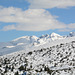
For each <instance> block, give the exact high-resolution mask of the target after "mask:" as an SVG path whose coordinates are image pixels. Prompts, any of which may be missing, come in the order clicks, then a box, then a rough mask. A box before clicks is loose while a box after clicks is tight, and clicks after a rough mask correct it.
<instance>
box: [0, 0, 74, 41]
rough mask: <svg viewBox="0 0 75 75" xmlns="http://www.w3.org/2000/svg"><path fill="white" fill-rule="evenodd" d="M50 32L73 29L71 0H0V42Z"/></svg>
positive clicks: (64, 32) (65, 33)
mask: <svg viewBox="0 0 75 75" xmlns="http://www.w3.org/2000/svg"><path fill="white" fill-rule="evenodd" d="M52 32H55V33H58V34H60V35H68V34H69V32H75V2H74V0H67V1H65V0H61V1H60V0H54V1H53V0H0V42H7V41H10V40H13V39H15V38H18V37H21V36H26V35H28V36H32V35H36V36H41V35H42V34H50V33H52Z"/></svg>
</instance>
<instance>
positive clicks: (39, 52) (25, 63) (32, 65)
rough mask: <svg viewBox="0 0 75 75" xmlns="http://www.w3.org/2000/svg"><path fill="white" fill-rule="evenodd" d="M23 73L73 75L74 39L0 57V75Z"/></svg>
mask: <svg viewBox="0 0 75 75" xmlns="http://www.w3.org/2000/svg"><path fill="white" fill-rule="evenodd" d="M43 38H45V37H43ZM48 38H49V36H48ZM41 39H42V37H41ZM21 43H22V42H21ZM21 45H23V44H21ZM10 47H12V46H10ZM10 47H9V49H10ZM12 48H14V47H12ZM24 72H26V74H27V75H75V37H67V38H65V39H61V40H55V41H52V42H47V43H45V44H43V45H40V46H34V47H32V48H31V49H27V50H23V51H18V52H15V53H11V54H8V55H4V56H0V73H1V75H22V74H23V73H24Z"/></svg>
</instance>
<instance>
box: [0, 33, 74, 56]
mask: <svg viewBox="0 0 75 75" xmlns="http://www.w3.org/2000/svg"><path fill="white" fill-rule="evenodd" d="M71 37H74V32H71V33H70V35H69V37H66V36H65V37H63V36H60V35H59V34H56V33H52V34H50V35H48V34H46V35H42V36H40V37H36V36H23V37H19V38H17V39H14V40H13V41H10V42H7V43H4V42H3V43H0V55H4V54H9V53H12V52H16V51H20V50H28V49H33V48H40V46H41V47H43V46H44V47H46V46H47V44H50V43H53V42H55V43H58V42H56V41H58V40H60V41H62V40H63V39H68V38H71ZM38 46H39V47H38Z"/></svg>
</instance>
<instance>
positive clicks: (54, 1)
mask: <svg viewBox="0 0 75 75" xmlns="http://www.w3.org/2000/svg"><path fill="white" fill-rule="evenodd" d="M28 2H29V3H30V8H55V7H56V8H67V7H70V6H75V0H28Z"/></svg>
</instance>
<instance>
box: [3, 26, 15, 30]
mask: <svg viewBox="0 0 75 75" xmlns="http://www.w3.org/2000/svg"><path fill="white" fill-rule="evenodd" d="M14 29H15V26H14V25H8V26H5V27H3V29H2V30H3V31H8V30H14Z"/></svg>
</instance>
